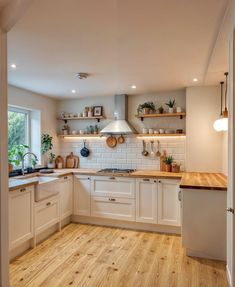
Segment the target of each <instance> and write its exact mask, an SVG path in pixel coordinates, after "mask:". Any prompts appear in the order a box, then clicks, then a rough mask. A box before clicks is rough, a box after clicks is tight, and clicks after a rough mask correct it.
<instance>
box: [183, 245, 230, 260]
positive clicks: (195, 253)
mask: <svg viewBox="0 0 235 287" xmlns="http://www.w3.org/2000/svg"><path fill="white" fill-rule="evenodd" d="M186 255H187V256H190V257H199V258H205V259H212V260H221V261H226V258H218V257H216V256H211V255H210V254H207V253H205V252H201V251H198V250H192V249H189V248H186Z"/></svg>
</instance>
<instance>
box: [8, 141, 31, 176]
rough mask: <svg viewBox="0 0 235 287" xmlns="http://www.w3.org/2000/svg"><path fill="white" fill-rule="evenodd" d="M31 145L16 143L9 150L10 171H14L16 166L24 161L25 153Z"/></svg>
mask: <svg viewBox="0 0 235 287" xmlns="http://www.w3.org/2000/svg"><path fill="white" fill-rule="evenodd" d="M28 149H29V146H27V145H22V144H21V145H14V146H13V147H12V148H11V149H9V150H8V163H9V165H8V167H9V172H11V171H13V169H14V166H16V167H19V166H20V163H21V162H22V159H23V155H24V154H25V153H26V152H27V150H28Z"/></svg>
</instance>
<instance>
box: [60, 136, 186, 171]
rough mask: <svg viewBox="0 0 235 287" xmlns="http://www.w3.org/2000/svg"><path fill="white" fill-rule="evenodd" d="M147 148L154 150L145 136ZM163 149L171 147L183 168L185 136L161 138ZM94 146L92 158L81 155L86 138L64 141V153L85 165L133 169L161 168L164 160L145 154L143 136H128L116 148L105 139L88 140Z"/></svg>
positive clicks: (82, 165)
mask: <svg viewBox="0 0 235 287" xmlns="http://www.w3.org/2000/svg"><path fill="white" fill-rule="evenodd" d="M145 141H146V148H147V150H148V151H149V152H150V148H151V146H150V141H151V140H150V139H145ZM159 141H160V152H163V150H166V151H167V154H168V155H172V156H173V158H174V160H175V161H176V162H178V163H180V164H181V170H184V166H185V139H184V138H182V139H181V138H163V139H162V138H161V139H160V140H159ZM86 146H87V147H88V148H89V149H90V155H89V157H88V158H83V157H81V156H80V150H81V148H82V147H83V141H81V140H78V141H77V142H75V141H73V142H69V141H62V142H61V146H60V147H61V155H62V156H64V157H65V156H67V155H68V154H70V152H73V153H74V154H75V155H78V156H79V157H80V163H79V165H80V167H81V168H109V167H112V168H133V169H155V170H159V169H160V160H159V158H157V157H154V158H151V157H150V156H147V157H144V156H143V155H142V150H143V146H142V139H137V138H134V137H126V141H125V143H124V144H121V145H120V144H118V145H117V146H116V147H115V148H113V149H112V148H109V147H107V145H106V142H105V138H104V139H102V140H101V139H97V140H95V139H92V140H89V139H88V140H87V145H86ZM156 151H157V140H154V152H156Z"/></svg>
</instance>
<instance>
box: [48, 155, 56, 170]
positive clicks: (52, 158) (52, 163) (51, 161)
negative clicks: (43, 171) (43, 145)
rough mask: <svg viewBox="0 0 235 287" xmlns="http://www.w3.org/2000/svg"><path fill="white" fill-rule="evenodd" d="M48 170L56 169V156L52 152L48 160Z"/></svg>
mask: <svg viewBox="0 0 235 287" xmlns="http://www.w3.org/2000/svg"><path fill="white" fill-rule="evenodd" d="M47 166H48V168H55V154H54V153H52V152H50V153H49V159H48V164H47Z"/></svg>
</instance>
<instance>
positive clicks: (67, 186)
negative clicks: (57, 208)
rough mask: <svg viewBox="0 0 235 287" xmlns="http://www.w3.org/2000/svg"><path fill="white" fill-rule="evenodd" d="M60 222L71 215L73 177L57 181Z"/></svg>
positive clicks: (65, 177)
mask: <svg viewBox="0 0 235 287" xmlns="http://www.w3.org/2000/svg"><path fill="white" fill-rule="evenodd" d="M59 188H60V204H61V220H63V219H64V218H66V217H69V216H70V215H72V214H73V176H72V175H69V176H63V177H62V178H61V179H60V181H59Z"/></svg>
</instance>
